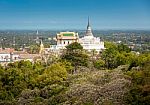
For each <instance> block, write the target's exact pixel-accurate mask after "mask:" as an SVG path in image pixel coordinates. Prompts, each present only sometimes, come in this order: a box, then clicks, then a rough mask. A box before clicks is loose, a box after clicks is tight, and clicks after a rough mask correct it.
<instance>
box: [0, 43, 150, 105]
mask: <svg viewBox="0 0 150 105" xmlns="http://www.w3.org/2000/svg"><path fill="white" fill-rule="evenodd" d="M105 45H106V48H107V49H106V50H105V51H103V53H101V54H100V55H98V56H97V55H96V54H95V53H94V51H93V53H92V54H87V52H85V51H84V50H83V48H82V46H81V45H80V44H78V43H73V44H71V45H69V46H67V50H66V51H65V52H64V53H63V54H62V55H61V56H60V57H59V58H57V59H56V58H55V57H54V56H50V58H49V59H50V60H48V62H46V63H45V62H44V60H42V61H36V62H34V63H31V62H29V61H19V62H14V63H9V64H8V65H7V66H6V67H2V66H1V67H0V104H1V105H149V103H150V101H149V100H150V65H149V64H150V53H145V54H140V55H137V54H136V53H134V52H131V51H130V49H129V48H128V47H127V46H125V45H123V44H120V45H116V44H113V43H110V42H106V44H105Z"/></svg>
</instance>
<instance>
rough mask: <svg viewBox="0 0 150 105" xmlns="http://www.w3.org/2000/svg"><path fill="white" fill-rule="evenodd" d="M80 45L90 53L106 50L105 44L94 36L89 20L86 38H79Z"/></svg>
mask: <svg viewBox="0 0 150 105" xmlns="http://www.w3.org/2000/svg"><path fill="white" fill-rule="evenodd" d="M79 43H80V44H81V45H82V46H83V49H85V50H88V51H92V50H96V51H97V52H99V51H101V50H103V49H104V42H102V41H101V40H100V38H99V37H94V36H93V33H92V29H91V26H90V21H89V19H88V25H87V30H86V33H85V35H84V37H82V38H79Z"/></svg>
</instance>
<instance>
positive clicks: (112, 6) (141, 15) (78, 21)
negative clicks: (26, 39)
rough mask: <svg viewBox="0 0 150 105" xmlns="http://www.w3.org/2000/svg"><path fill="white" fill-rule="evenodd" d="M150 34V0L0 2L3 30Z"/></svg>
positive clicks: (17, 0) (10, 0)
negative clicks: (77, 30)
mask: <svg viewBox="0 0 150 105" xmlns="http://www.w3.org/2000/svg"><path fill="white" fill-rule="evenodd" d="M88 16H89V17H90V23H91V26H92V29H146V30H150V0H0V29H2V30H3V29H49V30H51V29H85V28H86V25H87V19H88Z"/></svg>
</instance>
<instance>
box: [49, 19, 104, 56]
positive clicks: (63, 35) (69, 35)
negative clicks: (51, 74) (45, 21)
mask: <svg viewBox="0 0 150 105" xmlns="http://www.w3.org/2000/svg"><path fill="white" fill-rule="evenodd" d="M56 41H57V45H51V47H50V51H54V52H58V53H59V51H60V50H61V49H65V47H66V46H67V45H69V44H71V43H73V42H78V43H80V44H81V45H82V46H83V49H85V50H87V51H92V50H96V51H97V52H100V51H101V50H103V49H104V42H102V41H101V40H100V38H99V37H94V36H93V33H92V29H91V26H90V22H89V19H88V25H87V30H86V33H85V35H84V37H82V38H79V36H78V33H75V32H60V33H59V34H57V36H56Z"/></svg>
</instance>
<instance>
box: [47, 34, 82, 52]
mask: <svg viewBox="0 0 150 105" xmlns="http://www.w3.org/2000/svg"><path fill="white" fill-rule="evenodd" d="M56 41H57V45H51V47H50V49H51V50H61V49H65V47H66V46H67V45H69V44H71V43H73V42H78V41H79V36H78V33H76V32H60V33H58V34H57V36H56Z"/></svg>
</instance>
